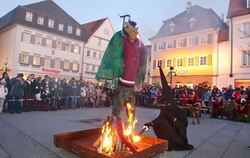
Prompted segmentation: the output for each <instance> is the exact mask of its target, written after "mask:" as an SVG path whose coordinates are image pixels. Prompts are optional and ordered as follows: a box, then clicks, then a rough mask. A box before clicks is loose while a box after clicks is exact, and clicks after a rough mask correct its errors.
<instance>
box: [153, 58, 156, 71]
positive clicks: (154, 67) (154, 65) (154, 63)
mask: <svg viewBox="0 0 250 158" xmlns="http://www.w3.org/2000/svg"><path fill="white" fill-rule="evenodd" d="M153 69H156V60H153Z"/></svg>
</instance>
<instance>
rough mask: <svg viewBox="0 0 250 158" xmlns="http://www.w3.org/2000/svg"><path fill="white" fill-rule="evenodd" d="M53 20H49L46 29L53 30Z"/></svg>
mask: <svg viewBox="0 0 250 158" xmlns="http://www.w3.org/2000/svg"><path fill="white" fill-rule="evenodd" d="M54 23H55V22H54V20H53V19H49V20H48V27H50V28H54Z"/></svg>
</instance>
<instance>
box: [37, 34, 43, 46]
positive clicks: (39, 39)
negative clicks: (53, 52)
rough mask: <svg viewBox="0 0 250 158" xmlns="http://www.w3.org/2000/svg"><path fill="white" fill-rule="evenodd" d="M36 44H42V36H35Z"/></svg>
mask: <svg viewBox="0 0 250 158" xmlns="http://www.w3.org/2000/svg"><path fill="white" fill-rule="evenodd" d="M35 44H36V45H41V44H42V37H40V36H35Z"/></svg>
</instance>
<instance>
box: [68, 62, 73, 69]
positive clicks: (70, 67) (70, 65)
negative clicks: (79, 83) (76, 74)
mask: <svg viewBox="0 0 250 158" xmlns="http://www.w3.org/2000/svg"><path fill="white" fill-rule="evenodd" d="M72 68H73V63H69V70H71V71H72Z"/></svg>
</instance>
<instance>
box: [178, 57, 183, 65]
mask: <svg viewBox="0 0 250 158" xmlns="http://www.w3.org/2000/svg"><path fill="white" fill-rule="evenodd" d="M177 66H178V67H182V66H183V59H177Z"/></svg>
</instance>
